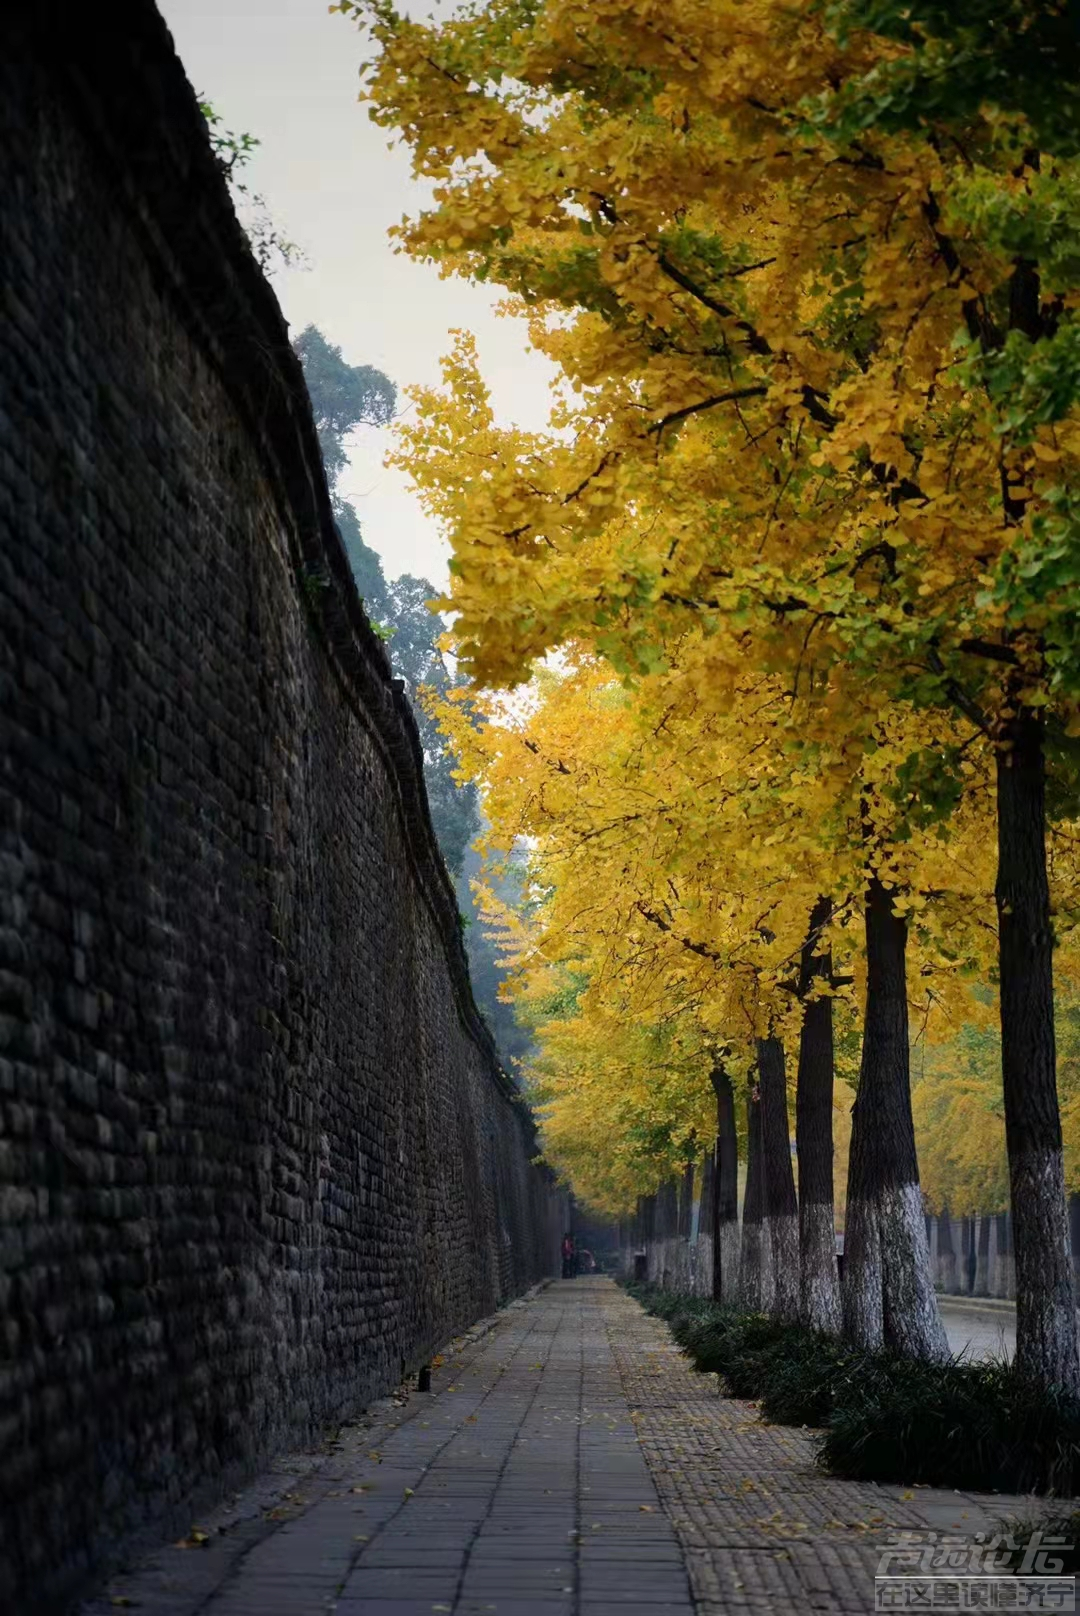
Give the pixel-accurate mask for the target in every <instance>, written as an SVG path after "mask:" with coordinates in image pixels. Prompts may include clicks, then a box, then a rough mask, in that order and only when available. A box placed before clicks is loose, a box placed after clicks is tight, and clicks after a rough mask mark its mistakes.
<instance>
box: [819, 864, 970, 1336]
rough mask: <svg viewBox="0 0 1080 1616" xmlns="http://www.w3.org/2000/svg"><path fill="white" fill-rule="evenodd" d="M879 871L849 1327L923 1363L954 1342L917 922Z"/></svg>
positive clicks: (854, 1150) (873, 884) (856, 1139)
mask: <svg viewBox="0 0 1080 1616" xmlns="http://www.w3.org/2000/svg"><path fill="white" fill-rule="evenodd" d="M892 905H893V898H892V894H891V892H887V891H886V889H885V888H884V887H883V886H882V884H881V882H880V881H879V880H878V877H877V875H876V873H875V874H872V875H871V877H870V882H869V887H868V890H867V896H866V1016H865V1024H864V1029H863V1047H862V1064H861V1067H860V1073H859V1090H858V1094H857V1095H856V1099H855V1106H854V1111H853V1120H852V1132H851V1159H850V1167H849V1171H848V1200H847V1222H846V1232H845V1240H844V1286H843V1290H844V1296H843V1301H844V1328H845V1331H846V1333H847V1334H848V1335H849V1336H850V1337H851V1338H852V1339H853V1340H854V1341H857V1342H858V1343H859V1344H860V1345H861V1346H867V1347H877V1346H881V1345H882V1344H883V1343H884V1344H886V1345H889V1346H893V1347H896V1348H897V1349H898V1350H899V1351H901V1352H904V1353H906V1354H907V1355H908V1356H909V1357H913V1358H945V1357H947V1356H948V1345H947V1343H946V1340H945V1330H944V1327H943V1326H942V1323H941V1318H940V1316H939V1314H938V1308H937V1299H936V1298H935V1296H934V1286H933V1282H932V1280H931V1275H930V1254H929V1250H928V1247H927V1241H926V1224H925V1221H924V1217H923V1207H922V1195H921V1194H920V1191H919V1166H918V1161H917V1158H916V1155H915V1129H914V1126H913V1123H912V1120H911V1087H910V1073H909V1051H908V1005H907V973H906V964H905V950H906V946H907V926H906V924H905V922H904V920H903V918H902V917H900V916H897V915H894V914H893V909H892Z"/></svg>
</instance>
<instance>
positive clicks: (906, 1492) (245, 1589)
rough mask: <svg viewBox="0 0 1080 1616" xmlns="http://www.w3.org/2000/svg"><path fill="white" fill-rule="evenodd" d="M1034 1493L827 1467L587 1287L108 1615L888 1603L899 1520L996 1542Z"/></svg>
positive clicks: (336, 1450) (319, 1460) (126, 1584)
mask: <svg viewBox="0 0 1080 1616" xmlns="http://www.w3.org/2000/svg"><path fill="white" fill-rule="evenodd" d="M1010 1502H1011V1501H1009V1500H1006V1499H1002V1498H992V1499H983V1498H975V1497H971V1496H965V1495H960V1494H955V1493H938V1492H933V1491H930V1490H928V1489H903V1488H899V1487H892V1488H888V1487H885V1488H878V1487H872V1486H865V1485H860V1484H855V1483H848V1482H838V1481H832V1480H830V1479H828V1478H826V1477H824V1476H822V1475H821V1474H820V1472H817V1471H815V1470H814V1469H813V1466H812V1449H811V1443H810V1439H809V1437H808V1436H807V1434H806V1433H805V1432H798V1431H792V1430H788V1429H785V1428H782V1427H769V1426H763V1425H761V1424H760V1423H758V1422H757V1420H756V1418H755V1416H754V1411H753V1409H752V1408H751V1407H750V1406H749V1405H746V1404H740V1403H733V1402H731V1401H729V1400H727V1399H722V1398H720V1397H718V1395H717V1390H716V1382H715V1378H714V1377H712V1376H706V1375H698V1374H695V1373H694V1372H693V1371H692V1370H691V1369H690V1368H689V1366H688V1365H687V1363H686V1361H685V1360H684V1359H683V1358H682V1357H681V1355H680V1354H679V1353H678V1351H677V1349H675V1348H674V1347H673V1345H672V1343H671V1340H670V1337H669V1335H668V1332H667V1329H666V1327H665V1326H663V1325H662V1324H660V1323H659V1322H658V1321H656V1320H655V1319H651V1318H649V1317H647V1316H646V1315H645V1314H644V1313H643V1312H642V1311H641V1309H640V1308H639V1307H638V1306H637V1304H636V1303H635V1302H633V1301H632V1300H631V1299H630V1298H629V1297H628V1296H627V1295H626V1294H625V1293H624V1292H622V1291H620V1290H619V1289H618V1288H617V1287H616V1286H615V1285H614V1284H613V1283H612V1282H611V1281H610V1280H604V1279H578V1280H573V1281H568V1282H565V1283H563V1282H558V1283H555V1284H552V1285H551V1286H549V1287H548V1288H547V1289H546V1290H544V1291H542V1292H541V1293H540V1295H538V1296H537V1297H535V1298H533V1299H532V1300H531V1301H528V1302H526V1303H524V1304H515V1306H514V1307H513V1308H511V1309H508V1310H507V1312H506V1313H505V1314H504V1315H501V1316H500V1319H499V1321H498V1322H497V1324H496V1326H495V1328H494V1329H493V1330H492V1331H490V1332H489V1333H488V1334H486V1335H485V1336H484V1337H483V1338H482V1339H480V1340H479V1341H474V1342H472V1343H471V1344H470V1343H466V1344H465V1345H464V1347H463V1348H461V1350H460V1351H458V1352H457V1353H456V1354H454V1355H453V1356H451V1357H449V1358H448V1360H447V1362H446V1363H445V1364H444V1365H443V1366H442V1367H441V1368H439V1369H438V1370H437V1371H436V1374H435V1376H434V1380H433V1392H432V1394H431V1395H430V1396H429V1395H416V1394H414V1395H413V1396H412V1397H410V1398H409V1399H408V1401H407V1403H405V1404H403V1405H402V1406H400V1407H387V1408H386V1409H385V1410H384V1411H383V1412H382V1414H381V1415H380V1416H379V1419H378V1421H377V1422H376V1424H375V1425H371V1424H363V1425H358V1426H356V1427H352V1428H350V1429H348V1430H346V1431H345V1432H343V1433H342V1435H341V1438H340V1440H338V1441H337V1442H335V1443H334V1444H332V1445H331V1447H330V1448H328V1449H327V1450H324V1451H322V1452H320V1453H316V1454H310V1455H300V1456H294V1457H293V1459H292V1460H290V1461H286V1462H283V1464H281V1465H279V1466H278V1467H276V1469H275V1471H274V1472H273V1473H271V1474H269V1475H268V1476H267V1477H264V1478H262V1480H261V1481H260V1483H259V1484H258V1485H257V1486H256V1487H255V1488H253V1489H251V1490H249V1492H248V1493H246V1494H245V1495H243V1497H242V1498H241V1499H239V1500H237V1501H235V1502H234V1503H233V1504H232V1505H231V1506H230V1508H229V1509H227V1510H223V1511H219V1512H218V1514H217V1515H216V1516H215V1517H212V1518H211V1519H210V1520H208V1521H204V1522H202V1523H201V1525H200V1528H199V1529H198V1530H193V1533H192V1535H191V1537H190V1538H189V1539H188V1540H187V1544H188V1546H186V1547H182V1546H170V1547H168V1548H165V1549H162V1550H161V1551H159V1552H158V1553H157V1554H156V1555H154V1556H153V1557H152V1558H151V1559H150V1560H149V1561H147V1562H146V1563H145V1564H144V1565H143V1566H142V1567H141V1568H140V1569H139V1570H138V1571H136V1572H133V1573H132V1574H131V1575H130V1576H128V1577H121V1578H117V1579H116V1580H115V1581H114V1583H113V1584H111V1585H110V1587H109V1589H108V1590H107V1591H106V1592H105V1594H104V1595H103V1596H102V1597H101V1598H99V1599H97V1600H95V1601H92V1602H91V1603H90V1604H89V1605H87V1606H85V1607H84V1616H113V1613H114V1612H115V1610H116V1609H117V1607H118V1604H121V1605H122V1604H126V1603H127V1602H129V1601H130V1603H131V1605H132V1606H133V1607H137V1608H138V1609H139V1611H140V1612H141V1613H143V1616H329V1613H334V1616H433V1613H435V1616H438V1613H443V1616H615V1613H616V1612H620V1613H624V1616H627V1613H628V1616H661V1613H663V1616H693V1612H694V1610H695V1605H696V1609H697V1611H698V1612H699V1616H727V1613H729V1612H745V1611H747V1610H748V1609H753V1610H755V1611H762V1612H766V1611H784V1612H787V1611H802V1610H808V1609H815V1610H834V1611H859V1612H865V1611H869V1610H872V1609H873V1603H874V1600H873V1573H874V1569H875V1566H876V1563H877V1558H878V1552H879V1545H880V1544H881V1543H883V1542H884V1540H885V1534H886V1531H887V1529H888V1528H889V1527H916V1528H918V1527H924V1528H925V1527H930V1528H936V1529H939V1530H948V1531H949V1532H952V1533H963V1534H965V1535H967V1534H974V1532H976V1531H978V1530H985V1529H986V1528H987V1527H988V1526H990V1527H992V1525H993V1522H994V1520H995V1518H996V1517H997V1516H999V1515H1000V1514H1002V1513H1003V1512H1004V1511H1005V1510H1006V1509H1007V1507H1008V1505H1009V1504H1010ZM204 1533H205V1541H204V1540H203V1534H204Z"/></svg>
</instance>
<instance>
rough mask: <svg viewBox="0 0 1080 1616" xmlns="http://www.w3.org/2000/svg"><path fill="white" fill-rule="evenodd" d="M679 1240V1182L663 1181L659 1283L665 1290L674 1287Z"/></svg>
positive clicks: (672, 1179)
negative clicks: (676, 1252) (674, 1260)
mask: <svg viewBox="0 0 1080 1616" xmlns="http://www.w3.org/2000/svg"><path fill="white" fill-rule="evenodd" d="M678 1238H679V1181H678V1179H676V1178H668V1179H665V1180H664V1182H663V1184H661V1186H660V1283H661V1285H662V1286H663V1287H664V1289H665V1290H671V1289H672V1288H673V1286H674V1285H675V1281H676V1273H675V1266H674V1262H673V1259H674V1256H675V1250H676V1244H677V1241H678Z"/></svg>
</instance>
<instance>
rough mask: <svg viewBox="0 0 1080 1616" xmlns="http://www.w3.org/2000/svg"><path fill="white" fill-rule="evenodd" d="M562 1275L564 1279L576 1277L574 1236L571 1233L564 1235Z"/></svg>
mask: <svg viewBox="0 0 1080 1616" xmlns="http://www.w3.org/2000/svg"><path fill="white" fill-rule="evenodd" d="M562 1277H563V1278H564V1279H573V1277H574V1237H573V1235H572V1234H569V1233H568V1234H564V1235H563V1243H562Z"/></svg>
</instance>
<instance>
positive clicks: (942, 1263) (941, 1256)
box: [937, 1202, 959, 1296]
mask: <svg viewBox="0 0 1080 1616" xmlns="http://www.w3.org/2000/svg"><path fill="white" fill-rule="evenodd" d="M937 1279H938V1289H939V1290H941V1291H944V1292H945V1293H946V1294H947V1295H949V1296H953V1295H955V1294H956V1291H957V1290H958V1289H959V1287H958V1285H957V1283H956V1251H955V1250H954V1248H953V1236H952V1220H951V1218H950V1217H949V1207H948V1203H947V1202H946V1203H945V1204H944V1205H943V1206H942V1208H941V1216H940V1217H939V1218H938V1274H937Z"/></svg>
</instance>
